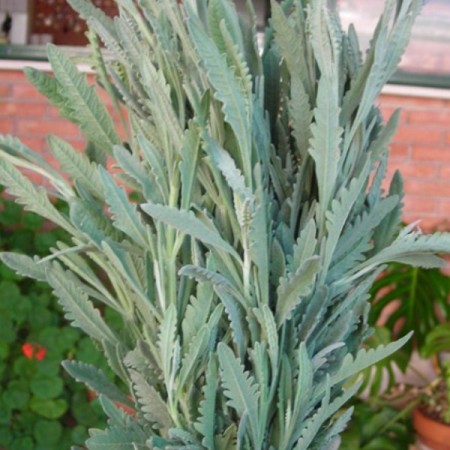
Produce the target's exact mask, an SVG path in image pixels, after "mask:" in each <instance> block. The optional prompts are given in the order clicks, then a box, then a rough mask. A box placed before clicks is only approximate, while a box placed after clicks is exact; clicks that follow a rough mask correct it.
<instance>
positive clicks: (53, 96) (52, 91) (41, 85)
mask: <svg viewBox="0 0 450 450" xmlns="http://www.w3.org/2000/svg"><path fill="white" fill-rule="evenodd" d="M24 73H25V76H26V77H27V79H28V81H29V82H30V83H31V84H32V85H33V86H34V87H35V88H36V89H37V90H38V91H39V92H40V93H41V94H42V95H45V97H47V99H48V100H49V102H50V103H51V104H52V105H54V106H56V107H57V108H59V111H60V113H61V114H62V115H63V116H64V117H67V113H68V111H66V109H65V107H64V103H65V99H64V97H63V95H61V93H60V89H61V86H60V84H59V83H58V80H57V79H56V78H55V77H51V76H50V75H47V74H46V73H44V72H41V71H40V70H37V69H35V68H33V67H25V69H24Z"/></svg>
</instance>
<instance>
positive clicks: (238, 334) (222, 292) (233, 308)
mask: <svg viewBox="0 0 450 450" xmlns="http://www.w3.org/2000/svg"><path fill="white" fill-rule="evenodd" d="M214 291H215V292H216V294H217V295H218V297H219V299H220V301H221V302H222V304H223V306H224V308H225V312H226V314H227V316H228V319H229V321H230V326H231V329H232V335H233V340H234V342H235V344H236V347H237V349H238V352H239V356H240V357H241V358H242V357H244V354H245V348H246V343H247V340H246V334H245V331H244V326H243V321H244V317H245V316H244V314H243V310H242V307H241V306H240V305H239V303H238V300H237V299H236V298H235V297H234V296H233V295H231V294H230V293H229V292H228V291H227V289H225V288H224V287H223V286H215V287H214Z"/></svg>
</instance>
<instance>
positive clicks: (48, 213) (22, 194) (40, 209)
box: [0, 158, 76, 234]
mask: <svg viewBox="0 0 450 450" xmlns="http://www.w3.org/2000/svg"><path fill="white" fill-rule="evenodd" d="M0 183H1V184H2V185H4V186H5V187H6V190H7V192H9V193H10V194H11V195H13V196H14V197H17V200H16V201H17V202H18V203H20V204H21V205H24V206H25V209H28V210H29V211H33V212H35V213H36V214H39V215H40V216H42V217H44V218H46V219H48V220H50V221H51V222H53V223H55V224H56V225H59V226H60V227H62V228H64V229H65V230H67V231H69V232H71V233H72V234H76V231H75V229H74V228H73V227H72V225H71V224H70V223H69V221H67V220H66V219H65V218H64V217H63V215H62V214H61V213H60V212H59V211H58V210H57V209H56V208H55V206H54V205H53V204H52V202H51V201H50V200H49V199H48V197H47V195H46V193H45V190H44V188H42V187H35V186H34V185H33V184H32V183H31V182H30V180H29V179H28V178H27V177H25V176H24V175H22V173H21V172H20V171H19V170H18V169H16V168H15V167H14V166H13V165H12V164H11V163H9V162H8V161H6V160H5V159H4V158H0Z"/></svg>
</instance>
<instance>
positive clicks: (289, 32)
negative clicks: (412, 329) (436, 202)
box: [0, 0, 450, 450]
mask: <svg viewBox="0 0 450 450" xmlns="http://www.w3.org/2000/svg"><path fill="white" fill-rule="evenodd" d="M69 3H70V4H71V5H72V6H73V7H74V8H75V9H76V10H77V11H78V12H79V14H80V16H81V17H82V18H84V19H86V20H87V22H88V25H89V29H90V32H89V37H90V40H91V44H92V45H91V47H92V61H93V64H94V66H95V69H96V74H97V77H98V81H99V83H100V85H101V86H102V88H104V89H105V90H106V91H107V92H108V93H109V94H110V95H111V97H112V98H113V102H114V103H115V104H116V105H117V106H118V109H119V111H123V110H126V114H123V116H122V123H123V126H124V128H125V132H126V141H125V142H124V141H123V140H122V139H121V138H120V137H119V133H118V131H117V129H116V126H115V124H114V122H113V120H112V118H111V116H110V115H109V113H108V111H107V109H106V107H105V106H104V104H103V103H102V102H101V100H100V99H99V97H98V96H97V94H96V92H95V90H94V89H93V88H92V87H91V86H89V84H88V83H87V82H86V79H85V77H84V75H82V74H81V73H79V72H78V71H77V69H76V67H75V65H74V64H73V63H72V62H71V60H70V59H69V58H67V57H66V56H65V55H64V54H63V52H62V51H61V50H60V49H59V48H57V47H54V46H49V47H48V58H49V61H50V63H51V66H52V68H53V76H50V75H47V74H45V73H41V72H38V71H36V70H33V69H27V71H26V73H27V75H28V78H29V80H30V81H31V82H32V83H33V84H34V85H35V86H36V88H37V89H38V90H39V91H40V92H42V93H43V94H44V95H46V96H47V97H48V99H49V101H50V102H51V103H52V104H53V105H55V106H57V107H58V108H59V110H60V113H61V115H62V116H63V117H66V118H68V119H70V120H71V121H72V122H74V123H75V124H77V125H78V126H79V128H80V130H81V131H82V133H83V134H84V136H85V137H86V140H87V142H88V146H87V150H86V152H84V153H79V152H77V151H75V150H74V149H73V148H72V147H71V146H70V144H69V143H67V142H65V141H64V140H62V139H60V138H58V137H56V136H50V137H49V145H50V148H51V150H52V152H53V155H54V157H55V158H56V160H57V161H58V162H59V164H60V170H55V169H54V168H53V167H52V166H51V165H50V164H48V163H47V162H46V161H45V160H44V159H43V158H42V157H40V156H39V155H38V154H37V153H35V152H33V151H32V150H30V149H29V148H27V147H26V146H24V145H23V144H21V143H20V142H19V141H18V140H17V139H15V138H13V137H2V138H1V140H0V148H1V159H0V180H1V183H2V184H4V185H5V186H6V188H7V189H8V191H9V192H10V193H11V194H12V195H14V196H15V197H16V198H17V201H18V202H19V203H21V204H23V205H24V206H25V207H26V208H28V209H30V210H32V211H35V212H36V213H38V214H40V215H42V216H43V217H45V218H46V219H48V220H50V221H52V222H53V223H55V224H56V225H57V226H59V227H61V228H63V229H65V230H66V231H68V232H69V233H70V234H71V235H72V244H71V245H66V244H63V243H59V244H58V245H57V246H56V247H55V248H52V249H51V250H50V254H49V256H48V257H45V258H37V257H34V258H32V257H30V256H25V255H17V254H11V253H3V254H2V255H1V258H2V260H3V261H4V262H5V263H6V264H7V265H9V266H10V267H12V268H14V269H15V270H17V271H18V272H19V273H21V274H23V275H26V276H30V277H33V278H36V279H38V280H42V281H46V282H48V283H49V284H50V285H51V286H52V288H53V290H54V292H55V295H56V296H57V297H58V299H59V302H60V304H61V306H62V307H63V309H64V311H65V313H66V317H67V318H68V319H69V320H70V321H71V322H72V325H73V326H75V327H79V328H81V329H82V330H83V331H84V332H86V333H87V334H88V335H89V336H90V337H91V338H92V339H93V340H94V341H95V342H96V343H97V344H98V345H99V346H100V347H101V348H102V349H103V351H104V353H105V355H106V356H107V358H108V360H109V364H110V366H111V367H112V369H113V370H114V372H115V373H116V374H117V375H118V376H119V377H120V378H121V379H122V380H123V382H124V383H125V385H126V386H128V391H127V392H122V391H121V390H120V389H119V388H118V387H117V386H115V385H112V384H110V383H109V382H108V381H107V380H106V378H105V377H104V376H103V374H102V373H101V372H100V371H99V370H98V369H97V368H95V367H92V366H89V365H86V364H81V363H77V362H75V361H66V362H65V363H64V367H65V368H66V369H67V371H68V372H69V373H70V374H72V375H73V376H74V377H75V378H76V379H78V380H79V381H82V382H84V383H86V384H87V385H88V386H89V387H90V388H91V389H94V390H95V391H97V393H98V394H99V396H100V401H101V404H102V405H103V408H104V411H105V413H106V415H107V416H108V417H109V426H108V428H107V429H105V430H97V429H92V430H91V432H90V433H91V435H90V438H89V439H88V440H87V442H86V446H87V448H88V449H90V450H99V449H103V448H108V449H117V450H133V449H144V448H149V449H166V450H169V449H179V450H181V449H185V450H188V449H190V450H197V449H198V450H200V449H208V450H232V449H248V450H250V449H252V450H262V449H264V450H266V449H267V450H275V449H276V450H292V449H295V450H306V449H336V448H338V447H339V442H340V438H339V435H340V433H341V431H342V430H343V429H344V427H345V426H346V423H347V422H348V420H349V419H350V417H351V413H352V410H351V408H348V409H345V405H346V403H347V401H348V400H349V399H350V398H351V397H352V396H353V395H354V394H355V393H356V392H357V390H358V386H359V383H353V382H350V381H349V380H354V376H355V374H357V373H359V372H360V371H361V370H363V369H365V368H367V367H368V366H370V365H371V364H374V363H376V362H377V361H379V360H381V359H382V358H384V357H386V356H388V355H390V354H392V353H393V352H395V351H396V350H397V349H398V348H400V347H401V346H402V345H403V344H404V343H405V341H406V340H407V339H408V336H406V337H404V338H402V339H400V340H399V341H397V342H394V343H391V344H389V345H387V346H381V347H379V348H377V349H374V350H369V351H366V350H363V349H361V346H362V343H363V342H364V340H365V339H366V338H367V337H368V336H369V335H370V332H371V330H370V327H369V325H368V323H367V316H368V313H369V309H370V303H369V295H368V291H369V289H370V287H371V285H372V284H373V282H374V280H375V279H376V277H377V276H378V275H379V274H380V272H381V270H382V269H383V266H384V264H385V263H387V262H389V261H397V262H402V263H408V264H413V265H419V266H427V267H431V266H433V267H434V266H437V265H439V264H440V263H441V260H440V259H439V257H437V256H435V254H436V253H439V252H448V251H450V236H449V235H448V234H434V235H422V234H421V233H420V231H419V230H417V229H416V228H415V226H414V225H411V226H409V227H407V228H404V229H402V230H401V231H399V220H400V216H401V208H402V183H401V177H400V175H399V174H396V175H395V176H394V178H393V179H392V181H391V184H390V189H389V191H388V192H386V193H385V192H383V190H382V188H381V184H382V181H383V179H384V177H385V171H386V161H387V154H388V146H389V141H390V139H391V137H392V135H393V134H394V132H395V128H396V124H397V120H398V112H396V113H395V114H394V115H393V116H392V118H391V119H390V120H389V121H388V122H387V124H386V125H383V123H382V119H381V116H380V112H379V110H378V108H377V107H376V101H377V97H378V95H379V94H380V91H381V88H382V87H383V85H384V84H385V82H386V81H387V80H388V79H389V77H390V76H391V75H392V73H393V72H394V71H395V68H396V66H397V63H398V62H399V59H400V57H401V54H402V52H403V50H404V48H405V46H406V45H407V42H408V38H409V34H410V30H411V27H412V24H413V21H414V18H415V16H416V15H417V14H418V12H419V9H420V6H421V5H420V3H421V2H420V1H419V0H403V1H400V0H398V1H396V0H388V1H387V3H386V7H385V10H384V13H383V15H382V16H381V18H380V21H379V23H378V26H377V28H376V30H375V33H374V36H373V39H372V41H371V44H370V48H369V49H368V51H367V53H366V55H365V57H364V59H363V58H362V56H361V52H360V50H359V48H358V40H357V37H356V34H355V30H354V29H353V27H350V28H349V30H348V32H344V30H343V29H342V28H341V25H340V22H339V18H338V15H337V13H336V12H335V11H334V10H330V9H328V8H327V6H326V1H325V0H317V1H308V0H285V1H284V2H282V3H281V4H278V3H276V2H273V3H272V17H271V19H270V21H269V24H268V27H267V29H266V31H265V43H264V49H263V51H262V52H260V50H259V48H258V45H257V35H256V25H255V14H254V11H253V8H252V5H251V3H249V4H248V11H249V14H248V15H249V20H244V19H242V18H240V17H238V15H237V14H236V12H235V9H234V7H233V5H232V3H231V2H230V1H229V0H185V1H184V2H183V3H182V4H178V2H176V1H175V0H164V1H159V0H138V1H133V0H117V5H118V7H119V11H120V15H119V17H116V18H115V19H113V20H112V19H109V18H107V17H106V16H105V15H104V14H103V13H102V12H101V11H100V10H98V9H97V8H95V6H93V4H91V3H90V2H88V1H86V0H69ZM99 41H101V42H103V44H104V45H105V47H106V49H107V50H108V51H109V54H110V55H112V57H110V58H105V57H104V54H103V51H102V50H101V49H100V46H99ZM111 164H113V165H114V166H115V170H114V171H113V172H111V171H108V170H107V169H106V167H110V165H111ZM21 168H26V169H28V170H32V171H33V170H34V171H37V172H39V173H40V174H42V175H44V176H45V177H46V179H47V181H48V184H49V186H50V188H48V190H47V191H46V190H45V189H44V188H43V187H37V186H34V185H33V184H32V183H31V182H30V181H29V180H28V179H27V178H26V177H25V176H24V175H23V174H22V173H21V171H20V169H21ZM66 175H68V177H67V176H66ZM68 178H69V181H68ZM131 191H132V192H133V196H132V197H130V196H129V195H128V194H129V193H130V192H131ZM49 196H57V197H59V198H60V199H62V200H63V201H65V202H66V203H67V204H68V206H69V210H70V213H69V214H68V215H64V214H62V213H61V212H60V211H58V210H56V209H55V208H54V206H53V205H52V203H51V201H50V199H49ZM131 198H132V199H133V200H131ZM105 211H106V213H105ZM104 307H106V308H112V309H113V310H115V311H116V312H117V313H118V314H120V316H121V317H122V319H123V328H122V330H121V332H120V333H118V332H116V331H113V329H112V328H111V327H110V326H108V323H107V322H106V321H105V319H104V318H103V316H102V315H101V314H100V312H99V310H100V309H102V308H104ZM116 402H121V403H125V404H127V405H130V406H132V407H133V408H135V411H136V414H135V416H130V415H127V414H125V413H123V412H122V411H121V410H120V409H118V407H117V406H116ZM338 412H339V414H337V413H338ZM74 448H75V447H74Z"/></svg>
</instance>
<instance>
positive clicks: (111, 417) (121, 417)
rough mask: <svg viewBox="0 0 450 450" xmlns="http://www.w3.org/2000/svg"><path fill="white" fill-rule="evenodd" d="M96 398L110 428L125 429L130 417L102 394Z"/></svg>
mask: <svg viewBox="0 0 450 450" xmlns="http://www.w3.org/2000/svg"><path fill="white" fill-rule="evenodd" d="M98 397H99V401H100V405H101V406H102V409H103V412H104V413H105V414H106V416H107V417H108V425H109V426H111V427H118V428H126V426H127V422H128V420H129V418H130V416H129V415H128V414H127V413H126V412H125V411H124V410H123V409H121V408H119V407H118V406H117V405H116V403H114V402H113V401H111V400H110V399H109V398H108V397H106V396H105V395H104V394H100V395H99V396H98Z"/></svg>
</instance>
